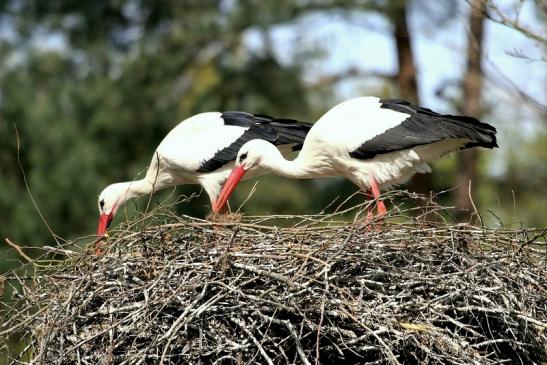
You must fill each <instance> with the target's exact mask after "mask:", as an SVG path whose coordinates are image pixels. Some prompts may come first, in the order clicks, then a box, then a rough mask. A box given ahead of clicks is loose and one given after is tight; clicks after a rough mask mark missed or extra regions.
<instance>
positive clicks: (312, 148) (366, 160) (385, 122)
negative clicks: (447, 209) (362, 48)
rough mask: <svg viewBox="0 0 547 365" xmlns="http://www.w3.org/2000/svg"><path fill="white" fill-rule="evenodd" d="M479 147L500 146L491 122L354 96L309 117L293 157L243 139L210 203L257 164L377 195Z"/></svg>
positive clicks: (219, 205)
mask: <svg viewBox="0 0 547 365" xmlns="http://www.w3.org/2000/svg"><path fill="white" fill-rule="evenodd" d="M477 146H478V147H486V148H493V147H497V143H496V129H495V128H494V127H492V126H491V125H489V124H486V123H481V122H479V121H478V120H476V119H474V118H471V117H466V116H454V115H443V114H438V113H435V112H433V111H431V110H430V109H426V108H421V107H417V106H414V105H411V104H409V103H408V102H405V101H402V100H393V99H379V98H376V97H360V98H356V99H351V100H348V101H346V102H343V103H341V104H338V105H336V106H335V107H334V108H332V109H330V110H329V111H328V112H327V113H326V114H325V115H323V116H322V117H321V118H320V119H319V120H318V121H317V122H316V123H315V124H314V126H313V127H312V129H311V130H310V131H309V133H308V135H307V137H306V140H305V141H304V146H303V147H302V150H301V151H300V153H299V155H298V157H297V158H296V159H294V160H293V161H288V160H286V159H285V158H284V157H283V156H282V155H281V154H280V153H279V151H277V149H276V148H275V147H274V146H273V145H272V144H270V143H268V142H266V141H261V140H253V141H249V142H247V143H246V144H245V145H243V147H242V148H241V150H240V151H239V153H238V155H237V159H236V166H235V168H234V169H233V171H232V173H231V175H230V177H229V178H228V180H227V181H226V184H225V185H224V187H223V190H222V192H221V193H220V195H219V198H218V200H217V201H216V202H215V203H214V204H213V210H214V211H218V210H220V209H222V207H223V206H224V205H225V204H226V202H227V200H228V198H229V196H230V195H231V193H232V192H233V190H234V189H235V187H236V186H237V184H238V183H239V181H240V180H241V179H242V178H243V177H244V176H245V174H246V173H247V171H249V170H250V169H254V168H263V169H267V170H270V171H272V172H274V173H275V174H278V175H282V176H286V177H290V178H295V179H308V178H316V177H327V176H344V177H346V178H347V179H349V180H351V181H352V182H353V183H355V184H356V185H357V186H359V187H360V188H361V189H362V190H364V191H365V192H366V191H369V189H370V190H371V191H372V195H373V196H374V198H375V199H378V198H379V196H380V188H387V187H390V186H392V185H395V184H400V183H403V182H405V181H407V180H408V179H409V178H410V177H411V176H412V175H413V174H415V173H416V172H421V173H425V172H430V171H431V169H430V167H429V165H428V162H430V161H432V160H434V159H436V158H439V157H441V156H443V155H444V154H446V153H448V152H451V151H456V150H461V149H464V148H469V147H477ZM377 207H378V213H379V214H384V213H386V208H385V205H384V204H383V203H382V202H381V201H378V204H377Z"/></svg>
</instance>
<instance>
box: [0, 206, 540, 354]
mask: <svg viewBox="0 0 547 365" xmlns="http://www.w3.org/2000/svg"><path fill="white" fill-rule="evenodd" d="M158 216H159V215H158ZM327 218H329V219H327ZM161 219H162V223H161V224H158V225H156V224H153V225H151V224H148V225H146V226H144V228H142V227H141V228H138V229H137V228H136V224H135V222H129V223H127V224H125V225H123V226H122V228H121V229H119V230H118V231H116V232H115V233H114V234H112V235H111V236H110V238H109V239H108V242H107V243H106V245H105V246H104V252H103V253H102V254H101V255H100V256H96V255H95V254H94V253H93V251H92V250H91V249H88V250H87V251H84V252H76V251H74V250H72V251H63V252H64V253H65V254H66V255H67V257H66V258H64V260H62V261H60V263H58V264H56V265H51V264H49V265H47V267H43V266H38V267H35V268H34V270H35V273H34V275H33V276H32V278H31V279H28V278H27V279H28V280H26V281H25V280H24V279H25V278H21V277H17V279H18V282H19V283H20V285H21V286H22V289H21V288H20V289H19V294H18V295H16V296H17V297H18V300H19V303H18V305H16V306H12V307H11V309H10V308H8V309H7V310H6V311H4V313H2V314H3V315H6V317H5V318H6V319H5V320H4V323H2V324H0V334H1V335H2V336H3V339H6V338H8V337H10V336H11V337H13V336H19V338H22V339H23V341H24V343H25V344H26V347H25V348H24V349H23V350H21V351H19V353H14V352H12V353H11V354H10V356H11V357H12V359H13V361H14V363H18V361H19V360H20V359H31V360H34V361H36V362H40V363H47V364H49V363H56V364H99V363H101V364H156V363H160V364H161V363H163V364H171V363H189V364H198V363H199V364H252V363H260V364H295V363H296V364H317V363H321V364H340V363H344V364H357V363H358V364H384V363H386V364H423V363H443V364H445V363H453V364H498V363H502V362H507V363H530V364H532V363H536V364H538V363H541V362H542V361H547V285H546V283H547V279H546V270H545V268H546V266H545V231H541V230H528V231H527V230H492V229H486V228H477V227H474V226H470V225H465V224H463V225H462V224H459V225H450V224H446V223H423V222H422V223H418V222H417V221H411V222H410V223H393V220H392V221H391V223H390V220H389V219H388V221H387V222H385V223H383V224H381V225H379V226H376V229H371V227H374V226H365V225H364V224H361V223H355V224H350V223H344V222H339V221H336V220H335V219H334V218H332V217H327V216H305V217H304V216H303V217H298V219H296V221H297V224H295V225H293V226H292V227H291V228H276V227H274V226H272V225H271V223H269V222H266V221H267V218H263V219H259V218H254V219H250V218H247V219H243V221H241V222H235V223H211V222H207V221H203V220H197V219H193V218H190V217H182V218H181V217H177V218H175V217H169V218H165V216H161ZM292 219H293V221H294V220H295V217H292ZM407 222H408V219H407ZM268 223H269V224H268ZM50 251H51V249H50ZM54 251H56V252H57V259H58V258H59V255H60V254H59V252H61V251H62V250H60V249H59V248H57V249H55V250H54ZM14 275H15V274H12V276H11V279H12V280H14V278H15V276H14ZM7 278H9V277H7ZM8 281H9V280H8ZM8 281H6V282H8ZM0 323H1V321H0ZM0 346H1V345H0ZM18 359H19V360H18Z"/></svg>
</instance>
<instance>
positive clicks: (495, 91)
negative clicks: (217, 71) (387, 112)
mask: <svg viewBox="0 0 547 365" xmlns="http://www.w3.org/2000/svg"><path fill="white" fill-rule="evenodd" d="M496 3H497V4H500V5H499V6H500V9H503V10H504V11H507V14H515V13H514V9H512V8H511V5H512V4H513V3H514V1H511V0H503V1H497V2H496ZM423 10H424V9H423V8H420V7H419V6H415V7H411V9H410V16H409V18H410V19H409V27H410V32H411V34H412V36H413V38H412V40H413V47H414V54H415V58H416V62H417V65H416V66H417V70H418V82H419V90H420V98H421V102H422V105H423V106H427V107H430V108H434V109H440V110H439V111H445V112H450V110H449V108H450V107H449V105H448V104H447V103H446V102H445V101H443V99H442V98H440V97H438V96H436V90H437V88H438V87H439V86H440V85H441V84H442V83H443V82H445V81H448V80H461V77H462V75H463V73H464V71H465V62H466V58H465V54H466V47H467V34H466V31H467V23H468V11H469V6H468V4H467V3H465V2H463V1H462V2H461V4H460V6H459V9H457V11H456V12H455V14H454V16H453V17H452V18H451V19H450V20H449V21H448V22H447V23H446V24H437V23H436V22H434V21H432V22H428V21H427V14H423V13H419V12H420V11H421V12H423ZM520 21H521V22H522V23H523V24H529V25H530V26H531V27H532V28H533V29H536V30H537V31H538V33H542V34H545V33H547V31H546V29H545V27H544V26H543V28H542V25H541V24H540V23H539V22H538V21H537V19H536V18H535V15H534V7H533V4H532V3H531V1H525V2H524V6H523V8H522V10H521V12H520ZM272 34H273V39H274V48H275V50H276V52H277V54H278V56H279V58H281V59H282V60H284V61H285V62H292V59H293V58H294V57H296V55H297V54H298V52H303V51H313V50H317V49H323V50H325V55H324V57H323V58H320V59H319V60H318V61H316V62H312V63H310V64H309V65H308V68H307V69H306V70H305V72H306V75H305V77H306V79H307V80H309V81H310V82H313V80H314V79H317V78H319V77H321V76H323V75H326V74H336V73H339V72H343V71H344V70H347V69H348V68H351V67H355V68H357V69H359V70H362V71H365V72H370V71H372V72H381V73H389V74H394V73H396V70H397V64H396V53H395V52H396V51H395V44H394V40H393V39H392V36H391V35H390V33H389V24H388V22H387V21H386V20H385V19H384V18H383V17H382V16H380V15H375V14H374V13H365V14H364V15H363V16H362V17H359V16H351V19H348V18H347V17H342V16H325V15H321V14H316V15H312V16H308V17H306V18H304V19H302V20H301V21H300V22H299V23H298V24H297V25H289V26H287V25H281V26H278V27H276V28H275V29H274V30H273V32H272ZM246 42H247V44H248V45H249V47H251V48H253V47H254V48H257V49H259V48H260V44H261V38H260V35H259V34H258V33H257V32H252V31H251V32H249V33H248V34H247V37H246ZM484 44H485V53H484V56H483V57H484V58H483V60H484V61H483V68H484V70H485V72H486V73H487V75H488V80H487V81H486V85H485V93H484V99H485V101H486V102H487V103H490V104H494V105H496V107H497V105H498V104H502V105H503V104H509V101H510V100H514V97H515V95H514V94H512V93H509V94H508V93H507V92H506V91H502V90H501V89H504V90H507V89H509V90H514V87H513V86H510V85H511V84H514V85H517V86H518V87H519V88H522V90H523V91H525V92H526V93H527V94H529V95H530V96H532V97H533V98H534V99H536V100H537V101H539V102H540V103H542V104H543V105H545V104H547V95H546V92H547V88H546V87H545V84H546V83H547V67H545V63H546V62H545V60H544V61H543V62H542V61H536V62H530V61H527V60H523V59H520V58H517V57H514V56H512V55H510V54H509V53H511V52H515V51H516V52H522V53H524V54H526V55H527V56H528V57H530V58H532V59H542V58H543V59H545V58H546V57H547V56H546V55H545V48H543V49H542V47H541V45H540V44H538V42H534V41H532V40H529V39H527V38H526V37H524V36H523V35H521V34H520V33H519V32H517V31H515V30H513V29H511V28H509V27H506V26H504V25H500V24H496V23H494V22H492V21H487V22H486V28H485V39H484ZM362 82H363V80H362V79H361V80H359V82H351V81H348V82H343V83H340V84H339V85H338V86H337V87H338V90H337V91H338V96H339V99H340V100H344V99H347V98H351V97H354V96H357V95H359V93H360V92H361V90H362V89H361V88H360V86H361V85H362ZM365 82H368V83H371V82H372V83H374V80H369V81H366V80H365ZM499 85H503V86H504V87H503V88H500V87H499ZM513 109H514V108H509V110H506V111H504V115H506V116H509V115H511V114H515V117H516V118H519V119H520V120H522V118H523V115H524V119H526V118H537V114H534V112H533V111H532V112H531V113H532V114H529V111H527V110H526V108H523V109H519V110H518V111H515V110H513Z"/></svg>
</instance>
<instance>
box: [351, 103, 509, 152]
mask: <svg viewBox="0 0 547 365" xmlns="http://www.w3.org/2000/svg"><path fill="white" fill-rule="evenodd" d="M380 103H381V104H382V105H381V106H380V107H381V108H384V109H390V110H394V111H397V112H400V113H405V114H408V118H407V119H405V120H404V121H403V122H402V123H401V124H399V125H398V126H396V127H393V128H390V129H388V130H386V131H385V132H384V133H382V134H379V135H377V136H375V137H374V138H372V139H370V140H368V141H366V142H365V143H363V144H362V145H361V146H360V147H359V148H358V149H357V150H355V151H352V152H351V153H350V156H351V157H354V158H358V159H370V158H374V157H375V156H376V155H379V154H383V153H389V152H394V151H400V150H405V149H409V148H412V147H415V146H420V145H426V144H431V143H435V142H440V141H442V140H445V139H452V138H465V139H468V140H469V142H468V143H467V144H466V145H464V146H463V147H462V148H469V147H475V146H480V147H486V148H494V147H498V145H497V142H496V128H494V127H493V126H491V125H490V124H487V123H482V122H479V121H478V120H477V119H475V118H472V117H467V116H459V115H447V114H439V113H436V112H434V111H432V110H430V109H427V108H422V107H418V106H415V105H412V104H410V103H408V102H406V101H404V100H397V99H381V100H380ZM371 122H372V123H373V122H374V121H371Z"/></svg>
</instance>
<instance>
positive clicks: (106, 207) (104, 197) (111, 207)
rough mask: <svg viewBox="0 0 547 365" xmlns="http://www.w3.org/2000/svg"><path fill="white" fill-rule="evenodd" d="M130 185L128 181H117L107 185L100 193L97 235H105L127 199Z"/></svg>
mask: <svg viewBox="0 0 547 365" xmlns="http://www.w3.org/2000/svg"><path fill="white" fill-rule="evenodd" d="M127 189H128V186H127V184H126V183H117V184H112V185H109V186H107V187H106V188H105V189H104V190H103V191H102V192H101V194H100V195H99V200H98V203H97V204H98V206H99V227H98V228H97V235H99V236H104V234H105V232H106V229H107V228H108V226H110V223H112V219H113V218H114V214H116V211H117V210H118V208H119V207H120V206H121V205H122V204H124V203H125V201H126V200H127V193H128V191H127Z"/></svg>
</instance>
